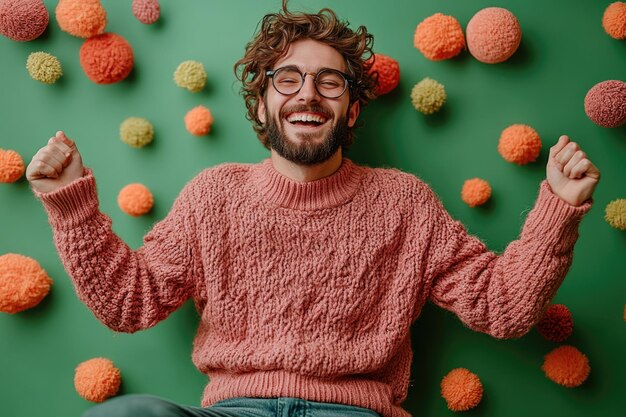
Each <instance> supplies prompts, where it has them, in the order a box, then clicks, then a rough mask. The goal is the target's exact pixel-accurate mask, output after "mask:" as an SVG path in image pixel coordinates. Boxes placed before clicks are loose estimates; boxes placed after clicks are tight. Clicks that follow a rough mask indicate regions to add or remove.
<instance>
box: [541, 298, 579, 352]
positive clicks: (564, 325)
mask: <svg viewBox="0 0 626 417" xmlns="http://www.w3.org/2000/svg"><path fill="white" fill-rule="evenodd" d="M573 328H574V320H573V319H572V313H570V311H569V309H568V308H567V307H566V306H564V305H563V304H553V305H551V306H550V307H549V308H548V309H547V310H546V312H545V314H544V315H543V318H542V319H541V321H540V322H539V323H537V330H539V333H541V335H542V336H543V337H545V338H546V339H548V340H550V341H552V342H557V343H560V342H563V341H564V340H565V339H567V338H568V337H570V335H571V334H572V329H573Z"/></svg>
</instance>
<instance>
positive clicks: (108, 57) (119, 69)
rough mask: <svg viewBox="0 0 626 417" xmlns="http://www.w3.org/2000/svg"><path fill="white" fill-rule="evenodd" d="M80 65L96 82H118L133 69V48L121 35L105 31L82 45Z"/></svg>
mask: <svg viewBox="0 0 626 417" xmlns="http://www.w3.org/2000/svg"><path fill="white" fill-rule="evenodd" d="M80 65H81V67H83V71H85V74H87V77H89V79H90V80H91V81H93V82H94V83H96V84H112V83H116V82H118V81H122V80H123V79H124V78H126V77H127V76H128V74H130V72H131V71H132V69H133V66H134V59H133V48H132V47H131V46H130V44H129V43H128V42H127V41H126V39H124V38H122V37H121V36H120V35H117V34H115V33H103V34H102V35H98V36H94V37H93V38H89V39H87V40H86V41H85V42H84V43H83V45H82V46H81V47H80Z"/></svg>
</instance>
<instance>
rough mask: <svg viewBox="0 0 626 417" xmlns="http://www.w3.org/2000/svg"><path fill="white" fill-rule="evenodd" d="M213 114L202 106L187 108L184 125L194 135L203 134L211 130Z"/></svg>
mask: <svg viewBox="0 0 626 417" xmlns="http://www.w3.org/2000/svg"><path fill="white" fill-rule="evenodd" d="M212 125H213V115H212V114H211V111H210V110H209V109H207V108H206V107H204V106H197V107H194V108H193V109H191V110H189V111H188V112H187V114H186V115H185V127H186V128H187V131H188V132H189V133H191V134H192V135H195V136H203V135H206V134H208V133H209V132H210V131H211V126H212Z"/></svg>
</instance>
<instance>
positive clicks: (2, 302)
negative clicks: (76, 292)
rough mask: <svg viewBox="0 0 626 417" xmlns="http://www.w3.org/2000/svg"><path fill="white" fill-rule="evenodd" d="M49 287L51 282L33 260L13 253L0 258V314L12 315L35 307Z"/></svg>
mask: <svg viewBox="0 0 626 417" xmlns="http://www.w3.org/2000/svg"><path fill="white" fill-rule="evenodd" d="M51 285H52V280H51V279H50V277H49V276H48V274H47V273H46V271H45V270H44V269H43V268H42V267H41V266H40V265H39V263H38V262H37V261H35V260H34V259H32V258H29V257H28V256H23V255H17V254H14V253H7V254H5V255H2V256H0V312H3V313H10V314H14V313H19V312H20V311H23V310H26V309H29V308H32V307H35V306H36V305H37V304H39V303H40V302H41V300H43V299H44V298H45V296H46V295H48V292H50V286H51Z"/></svg>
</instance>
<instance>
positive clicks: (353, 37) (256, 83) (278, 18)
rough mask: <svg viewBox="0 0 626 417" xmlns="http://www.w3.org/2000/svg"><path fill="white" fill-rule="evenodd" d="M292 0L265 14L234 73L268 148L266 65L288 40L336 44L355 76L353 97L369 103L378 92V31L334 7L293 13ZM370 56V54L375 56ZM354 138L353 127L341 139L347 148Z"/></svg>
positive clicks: (282, 53)
mask: <svg viewBox="0 0 626 417" xmlns="http://www.w3.org/2000/svg"><path fill="white" fill-rule="evenodd" d="M287 2H288V0H283V1H282V11H280V12H278V13H270V14H267V15H265V17H263V20H262V21H261V29H260V30H259V31H258V32H257V34H256V35H255V36H254V38H253V39H252V40H251V41H250V42H248V44H247V45H246V51H245V54H244V56H243V58H241V59H239V60H238V61H237V62H236V63H235V66H234V71H235V76H236V77H237V79H238V80H239V81H241V83H242V86H241V94H242V95H243V97H244V100H245V102H246V108H247V109H248V113H247V114H246V118H247V119H248V120H250V121H251V122H252V127H253V129H254V130H255V132H256V134H257V136H258V138H259V140H260V141H261V143H262V144H263V146H265V147H266V148H268V149H269V144H268V136H267V129H266V127H265V126H264V125H263V124H262V123H261V121H260V120H259V117H258V108H259V100H260V99H261V97H262V96H263V93H264V92H265V88H266V86H267V79H268V77H267V75H266V74H265V70H267V69H270V68H272V66H273V65H274V64H275V63H276V62H277V61H278V60H279V59H280V58H281V57H283V56H285V55H286V54H287V50H288V49H289V45H290V44H291V43H293V42H295V41H297V40H300V39H313V40H316V41H319V42H323V43H325V44H327V45H329V46H331V47H333V48H335V49H336V50H337V51H338V52H339V53H340V54H341V55H342V56H343V57H344V59H345V60H346V66H347V73H348V74H349V75H350V76H351V77H352V78H353V79H354V80H355V81H356V82H355V83H353V87H352V88H351V89H350V91H349V94H350V103H354V102H355V101H357V100H358V101H359V103H360V105H361V106H365V105H366V104H367V103H368V101H370V100H372V99H374V98H375V97H376V84H377V74H373V73H370V68H371V66H372V64H373V57H374V53H373V52H372V45H373V43H374V37H373V36H372V35H371V34H370V33H368V32H367V29H366V28H365V26H359V28H358V29H357V30H356V31H353V30H352V29H350V28H349V27H348V25H349V23H348V22H347V21H340V20H339V19H338V17H337V15H336V14H335V12H333V11H332V10H330V9H328V8H324V9H322V10H320V11H319V12H318V13H317V14H308V13H292V12H290V11H289V10H287ZM370 58H371V59H370ZM353 140H354V133H353V131H352V129H350V130H349V133H348V138H347V139H346V141H345V143H343V144H342V146H343V147H344V148H347V147H348V146H350V145H351V144H352V142H353Z"/></svg>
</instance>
